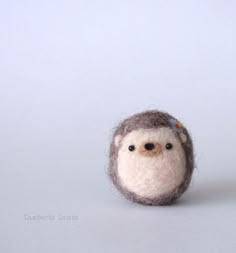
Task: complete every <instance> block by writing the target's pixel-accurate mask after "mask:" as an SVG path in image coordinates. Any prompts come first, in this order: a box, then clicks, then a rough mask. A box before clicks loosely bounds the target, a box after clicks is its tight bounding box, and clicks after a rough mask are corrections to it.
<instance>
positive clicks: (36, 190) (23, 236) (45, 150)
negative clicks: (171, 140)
mask: <svg viewBox="0 0 236 253" xmlns="http://www.w3.org/2000/svg"><path fill="white" fill-rule="evenodd" d="M235 10H236V5H235V1H201V0H200V1H199V0H198V1H187V0H186V1H145V2H144V1H96V2H95V1H91V2H90V1H53V0H52V1H46V0H43V1H24V0H23V1H12V0H9V1H0V120H1V121H0V122H1V124H0V200H1V209H0V210H1V211H0V212H1V215H0V219H1V220H0V245H1V252H4V253H14V252H22V253H31V252H34V253H42V252H58V253H60V252H70V253H74V252H83V253H86V252H89V253H93V252H96V253H97V252H112V253H113V252H135V253H139V252H162V253H167V252H176V253H177V252H181V253H183V252H186V253H192V252H194V253H195V252H196V253H199V252H227V253H235V251H236V239H235V229H236V216H235V214H236V169H235V163H236V156H235V143H236V134H235V129H236V120H235V114H236V102H235V94H236V88H235V87H236V86H235V81H236V74H235V69H236V60H235V57H236V49H235V45H236V35H235V33H236V30H235V25H236V16H235ZM151 108H159V109H162V110H166V111H169V112H170V113H172V114H173V115H174V116H176V117H177V118H179V119H180V120H181V121H182V122H183V123H184V124H185V125H186V126H187V127H188V129H189V130H190V132H191V133H192V135H193V139H194V143H195V150H196V152H195V153H196V160H197V165H198V169H197V170H196V171H195V173H194V180H193V184H192V186H191V189H190V190H189V192H188V193H187V194H186V195H184V196H183V198H182V199H181V201H180V202H178V204H176V205H175V206H171V207H144V206H139V205H135V204H132V203H129V202H127V201H126V200H124V199H123V198H121V197H120V195H119V194H118V193H117V192H116V190H115V189H114V188H113V187H112V186H111V184H110V183H109V181H108V180H107V176H106V170H107V163H108V161H107V152H108V143H109V139H110V135H111V130H112V128H113V126H115V125H116V124H117V123H118V121H119V120H122V119H123V118H124V117H127V116H128V115H130V114H132V113H135V112H139V111H142V110H145V109H151ZM25 215H26V217H28V216H29V215H54V216H56V217H57V215H68V216H70V215H77V216H78V220H74V221H71V222H69V221H59V220H54V221H45V220H41V221H29V220H27V219H25Z"/></svg>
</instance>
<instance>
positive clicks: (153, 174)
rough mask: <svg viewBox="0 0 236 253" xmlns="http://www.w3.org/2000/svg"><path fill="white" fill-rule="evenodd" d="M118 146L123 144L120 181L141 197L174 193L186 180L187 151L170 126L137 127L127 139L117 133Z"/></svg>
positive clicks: (119, 164) (154, 196)
mask: <svg viewBox="0 0 236 253" xmlns="http://www.w3.org/2000/svg"><path fill="white" fill-rule="evenodd" d="M182 137H183V136H182ZM184 137H185V136H184ZM182 141H183V142H184V141H186V139H185V138H182ZM115 145H116V146H117V147H119V151H118V157H117V174H118V177H119V180H120V182H121V184H122V185H123V187H125V188H126V189H127V190H128V191H130V192H133V193H135V194H136V195H137V196H140V197H144V198H158V197H160V196H162V195H165V194H170V193H172V192H173V191H175V190H176V188H177V187H179V186H180V184H181V183H182V182H183V180H184V175H185V173H186V157H185V152H184V150H183V148H182V144H181V141H180V139H179V138H177V137H176V135H175V134H174V132H173V131H172V130H171V129H170V128H168V127H161V128H155V129H138V130H134V131H131V132H130V133H128V134H127V135H126V136H125V137H123V138H122V137H121V136H119V135H118V136H116V138H115Z"/></svg>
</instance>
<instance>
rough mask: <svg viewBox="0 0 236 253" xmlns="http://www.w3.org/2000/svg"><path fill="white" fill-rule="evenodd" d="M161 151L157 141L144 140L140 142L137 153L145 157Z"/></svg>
mask: <svg viewBox="0 0 236 253" xmlns="http://www.w3.org/2000/svg"><path fill="white" fill-rule="evenodd" d="M161 151H162V147H161V144H159V143H157V142H156V143H154V142H146V143H144V144H142V145H141V146H140V148H139V153H140V154H141V155H144V156H147V157H152V156H156V155H159V154H160V153H161Z"/></svg>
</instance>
